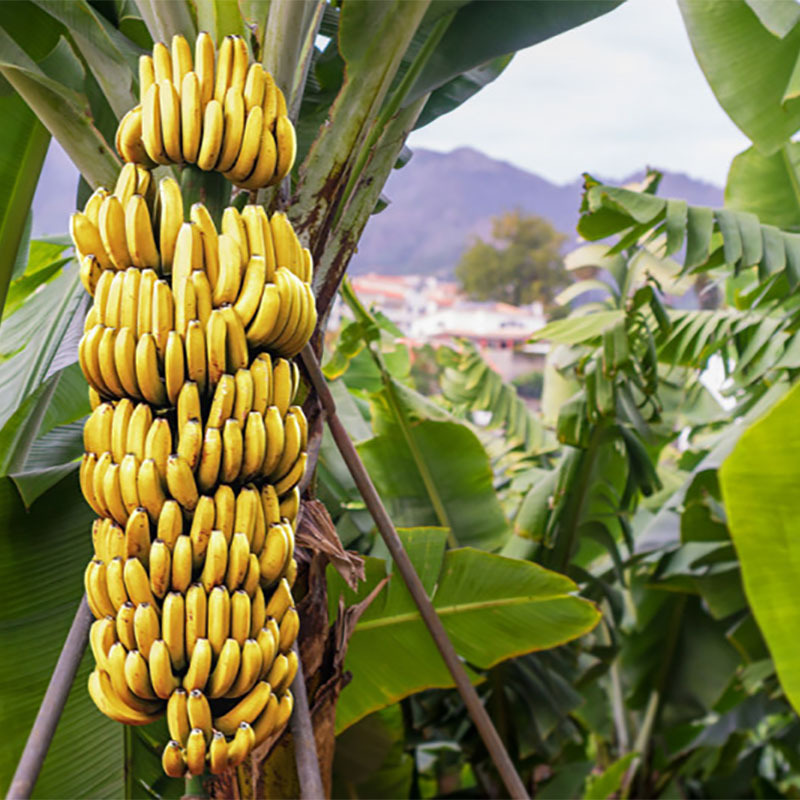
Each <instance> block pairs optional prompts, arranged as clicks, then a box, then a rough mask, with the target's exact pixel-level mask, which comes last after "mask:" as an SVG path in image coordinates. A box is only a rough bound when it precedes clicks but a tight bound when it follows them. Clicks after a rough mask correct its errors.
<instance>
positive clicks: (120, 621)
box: [116, 600, 136, 650]
mask: <svg viewBox="0 0 800 800" xmlns="http://www.w3.org/2000/svg"><path fill="white" fill-rule="evenodd" d="M135 613H136V606H135V605H134V604H133V603H131V601H130V600H126V601H125V602H124V603H123V604H122V605H121V606H120V607H119V609H118V610H117V619H116V631H117V638H118V639H119V640H120V641H121V642H122V644H124V645H125V649H126V650H135V649H136V635H135V633H134V629H133V617H134V614H135Z"/></svg>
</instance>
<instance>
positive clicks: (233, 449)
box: [219, 418, 244, 483]
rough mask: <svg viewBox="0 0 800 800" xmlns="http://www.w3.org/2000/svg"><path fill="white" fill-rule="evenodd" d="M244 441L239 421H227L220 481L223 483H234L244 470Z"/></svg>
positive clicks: (224, 432)
mask: <svg viewBox="0 0 800 800" xmlns="http://www.w3.org/2000/svg"><path fill="white" fill-rule="evenodd" d="M243 454H244V440H243V437H242V428H241V426H240V425H239V423H238V421H237V420H235V419H233V418H231V419H227V420H225V425H224V427H223V428H222V465H221V468H220V473H219V479H220V481H222V482H223V483H233V482H234V481H235V480H236V479H237V478H238V477H239V473H240V472H241V469H242V456H243Z"/></svg>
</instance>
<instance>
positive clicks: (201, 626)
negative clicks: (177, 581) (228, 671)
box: [184, 583, 208, 661]
mask: <svg viewBox="0 0 800 800" xmlns="http://www.w3.org/2000/svg"><path fill="white" fill-rule="evenodd" d="M185 606H186V630H185V637H184V638H185V646H186V654H187V656H188V657H189V660H190V661H191V659H192V656H193V654H194V647H195V644H196V643H197V641H198V639H205V638H206V635H207V627H206V618H207V615H208V595H207V594H206V592H205V589H203V585H202V584H201V583H193V584H192V585H191V586H190V587H189V588H188V589H187V590H186V601H185Z"/></svg>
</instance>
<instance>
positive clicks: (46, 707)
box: [6, 595, 93, 800]
mask: <svg viewBox="0 0 800 800" xmlns="http://www.w3.org/2000/svg"><path fill="white" fill-rule="evenodd" d="M92 620H93V617H92V612H91V611H89V604H88V603H87V602H86V595H84V596H83V597H82V598H81V602H80V605H79V606H78V610H77V611H76V612H75V618H74V619H73V620H72V625H71V626H70V629H69V633H68V634H67V640H66V642H64V647H63V648H62V649H61V654H60V655H59V657H58V662H57V663H56V668H55V670H53V674H52V675H51V676H50V683H49V685H48V687H47V691H46V692H45V695H44V698H43V699H42V704H41V705H40V706H39V712H38V713H37V715H36V719H35V720H34V723H33V727H32V728H31V732H30V733H29V734H28V741H27V742H25V749H24V750H23V751H22V758H20V760H19V764H17V771H16V772H15V773H14V777H13V778H12V780H11V786H9V788H8V794H7V795H6V800H25V798H28V797H30V796H31V792H32V791H33V786H34V784H35V783H36V779H37V778H38V777H39V772H40V771H41V769H42V764H43V763H44V759H45V756H46V755H47V750H48V749H49V747H50V742H52V741H53V734H54V733H55V732H56V725H58V721H59V720H60V719H61V713H62V712H63V710H64V705H65V704H66V702H67V697H68V696H69V690H70V688H71V687H72V682H73V681H74V680H75V674H76V673H77V671H78V667H79V666H80V663H81V658H82V657H83V651H84V650H85V649H86V645H87V643H88V641H89V628H90V627H91V625H92Z"/></svg>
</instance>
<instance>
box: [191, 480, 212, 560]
mask: <svg viewBox="0 0 800 800" xmlns="http://www.w3.org/2000/svg"><path fill="white" fill-rule="evenodd" d="M215 516H216V507H215V505H214V498H213V497H209V496H208V495H205V494H204V495H201V496H200V499H199V500H198V501H197V507H196V508H195V510H194V517H192V527H191V529H190V531H189V538H190V539H191V540H192V566H193V567H194V569H195V570H200V569H201V568H202V566H203V562H204V561H205V557H206V551H207V550H208V541H209V539H210V538H211V531H212V530H213V529H214V517H215Z"/></svg>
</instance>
